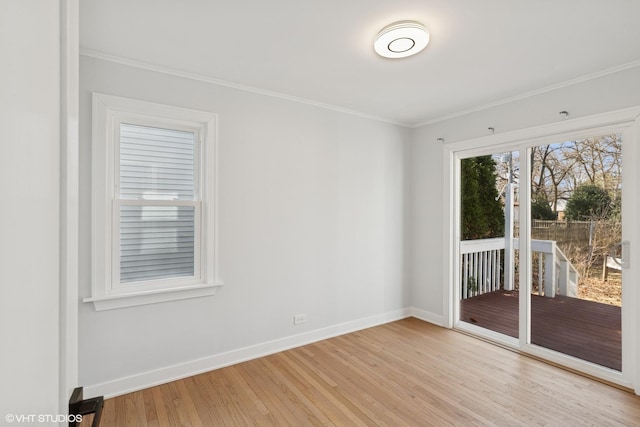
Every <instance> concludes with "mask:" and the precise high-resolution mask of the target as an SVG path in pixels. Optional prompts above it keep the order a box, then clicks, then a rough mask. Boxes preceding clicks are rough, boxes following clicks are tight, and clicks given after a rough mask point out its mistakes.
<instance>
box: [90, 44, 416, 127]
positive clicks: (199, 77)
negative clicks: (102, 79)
mask: <svg viewBox="0 0 640 427" xmlns="http://www.w3.org/2000/svg"><path fill="white" fill-rule="evenodd" d="M80 55H81V56H85V57H88V58H94V59H99V60H101V61H107V62H112V63H116V64H120V65H126V66H129V67H134V68H139V69H143V70H148V71H154V72H157V73H162V74H167V75H171V76H175V77H181V78H185V79H189V80H195V81H199V82H203V83H208V84H212V85H216V86H223V87H228V88H231V89H236V90H241V91H244V92H251V93H255V94H258V95H263V96H269V97H272V98H278V99H284V100H286V101H290V102H296V103H299V104H305V105H310V106H313V107H317V108H323V109H325V110H331V111H335V112H337V113H342V114H349V115H352V116H358V117H361V118H364V119H368V120H373V121H377V122H382V123H387V124H392V125H395V126H401V127H405V128H410V127H412V126H411V124H410V123H403V122H398V121H396V120H391V119H387V118H384V117H378V116H374V115H371V114H367V113H363V112H360V111H355V110H350V109H348V108H343V107H338V106H336V105H331V104H326V103H323V102H318V101H313V100H310V99H306V98H300V97H297V96H291V95H287V94H284V93H280V92H275V91H270V90H266V89H260V88H257V87H253V86H247V85H243V84H240V83H235V82H230V81H227V80H222V79H217V78H214V77H210V76H206V75H203V74H197V73H190V72H187V71H183V70H177V69H174V68H169V67H164V66H161V65H155V64H150V63H147V62H143V61H138V60H135V59H130V58H125V57H122V56H117V55H110V54H106V53H103V52H99V51H96V50H91V49H84V48H81V49H80Z"/></svg>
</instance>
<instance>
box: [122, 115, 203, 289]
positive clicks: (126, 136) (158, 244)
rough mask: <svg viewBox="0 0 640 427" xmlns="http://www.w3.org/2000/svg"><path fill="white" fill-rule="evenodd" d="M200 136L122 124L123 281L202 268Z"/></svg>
mask: <svg viewBox="0 0 640 427" xmlns="http://www.w3.org/2000/svg"><path fill="white" fill-rule="evenodd" d="M196 140H197V135H196V134H195V133H194V132H190V131H183V130H175V129H162V128H157V127H149V126H140V125H134V124H128V123H121V124H120V145H119V151H120V162H119V168H120V182H119V194H120V204H119V212H118V215H119V218H120V221H119V222H120V223H119V225H120V233H119V241H120V271H119V273H120V274H119V276H120V277H119V282H120V283H123V284H124V283H131V282H140V281H149V280H157V279H169V278H175V277H193V276H194V275H195V274H196V271H195V268H196V263H195V255H196V250H195V249H196V243H197V242H196V209H197V196H198V191H197V188H196V185H195V183H196V180H195V179H194V177H195V176H196ZM176 201H190V202H192V203H186V205H185V203H180V204H177V203H176Z"/></svg>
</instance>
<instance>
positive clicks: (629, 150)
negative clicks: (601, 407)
mask: <svg viewBox="0 0 640 427" xmlns="http://www.w3.org/2000/svg"><path fill="white" fill-rule="evenodd" d="M606 133H621V134H622V138H623V139H622V141H623V159H625V161H626V162H628V163H630V164H631V167H623V182H624V185H625V187H624V192H625V193H624V196H623V211H622V217H623V221H624V218H626V221H625V222H623V236H624V239H626V240H629V241H631V250H630V264H631V268H629V269H628V270H625V271H624V273H623V274H624V281H623V286H624V290H623V298H624V301H625V302H624V304H623V308H622V334H623V337H624V339H623V349H622V363H623V371H622V372H617V371H614V370H611V369H608V368H604V367H601V366H598V365H595V364H593V363H590V362H586V361H583V360H580V359H577V358H574V357H572V356H567V355H564V354H562V353H558V352H555V351H553V350H549V349H545V348H542V347H540V346H537V345H534V344H531V336H530V328H529V325H530V322H531V314H530V313H531V310H530V307H531V295H530V293H531V292H530V287H531V283H530V277H531V260H530V257H528V256H524V257H520V276H519V277H520V284H521V286H522V285H524V288H523V289H522V292H520V316H519V338H518V339H515V338H511V337H506V336H504V335H502V334H498V333H496V332H493V331H487V330H486V329H483V328H479V327H477V326H474V325H470V324H466V323H463V322H459V321H458V319H459V300H460V298H459V297H460V296H459V295H458V294H459V292H460V291H459V289H458V286H457V284H458V283H459V280H460V278H459V274H460V273H459V271H458V270H459V259H460V253H459V244H458V242H459V241H460V226H459V221H458V218H460V215H459V213H460V212H459V210H460V206H459V196H458V195H459V194H460V173H459V170H460V167H459V166H460V160H461V159H462V158H469V157H475V156H479V155H486V154H494V153H499V152H506V151H520V157H521V159H528V158H529V156H528V155H529V153H530V150H531V147H533V146H537V145H545V144H551V143H556V142H560V141H569V140H573V139H578V138H584V137H589V136H597V135H603V134H606ZM638 144H640V107H634V108H628V109H624V110H618V111H613V112H609V113H603V114H598V115H594V116H588V117H584V118H578V119H571V120H563V121H561V122H558V123H553V124H548V125H543V126H537V127H533V128H527V129H522V130H517V131H511V132H505V133H504V134H496V135H490V136H486V137H481V138H476V139H471V140H466V141H460V142H452V143H446V144H444V146H443V165H444V203H443V215H444V216H443V218H444V224H443V225H444V227H443V229H444V236H443V238H444V243H445V247H444V250H445V256H444V266H443V267H444V279H445V280H444V289H443V307H444V310H443V317H444V326H446V327H448V328H456V329H461V330H464V331H466V332H470V333H472V334H475V335H479V336H481V337H483V338H486V339H489V340H492V341H496V342H498V343H499V344H501V345H504V346H508V347H510V348H513V349H516V350H518V351H521V352H524V353H527V354H531V355H533V356H536V357H540V358H543V359H545V360H548V361H550V362H552V363H557V364H560V365H563V366H566V367H568V368H570V369H573V370H576V371H580V372H583V373H585V374H587V375H591V376H594V377H598V378H602V379H604V380H606V381H609V382H612V383H615V384H618V385H621V386H624V387H628V388H631V389H633V390H634V391H635V392H636V394H640V349H639V348H638V345H639V344H640V326H639V325H638V323H639V321H640V314H638V313H637V312H640V310H637V309H636V308H638V309H640V292H639V291H638V290H637V289H636V286H635V285H634V284H635V283H637V281H638V273H637V270H638V268H639V267H640V265H639V260H640V257H639V256H638V255H639V253H640V239H639V237H640V236H639V233H640V229H639V228H638V227H637V226H636V224H635V222H636V221H634V218H636V217H637V214H638V212H640V203H639V202H640V200H639V194H638V193H639V190H640V182H639V181H638V177H639V176H640V175H639V174H638V173H637V172H636V169H637V168H638V167H640V150H638V149H637V146H638ZM625 164H626V163H625ZM529 168H530V165H529V163H528V162H527V161H522V162H521V164H520V175H521V177H524V178H525V180H526V183H525V182H524V180H523V184H522V186H521V188H520V196H521V197H520V209H521V212H529V211H530V207H531V201H530V191H531V189H530V185H529V183H528V181H529V179H528V178H526V177H528V176H529V173H530V171H529ZM520 230H521V231H520V236H521V238H520V239H519V245H520V246H519V250H520V253H521V254H529V253H530V252H529V250H530V245H531V233H530V221H529V217H528V215H520ZM625 283H626V285H624V284H625ZM625 307H626V308H625Z"/></svg>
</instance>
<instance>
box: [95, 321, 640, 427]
mask: <svg viewBox="0 0 640 427" xmlns="http://www.w3.org/2000/svg"><path fill="white" fill-rule="evenodd" d="M87 421H89V420H87ZM85 424H86V423H85ZM101 425H103V426H182V425H184V426H251V425H265V426H271V425H276V426H286V425H291V426H305V425H336V426H365V425H367V426H370V425H388V426H429V425H433V426H445V425H463V426H471V425H480V426H491V425H499V426H518V425H522V426H531V425H546V426H586V425H593V426H616V425H618V426H632V425H640V397H637V396H635V395H633V394H631V393H628V392H625V391H622V390H619V389H616V388H613V387H610V386H607V385H605V384H601V383H599V382H596V381H593V380H590V379H588V378H584V377H581V376H579V375H576V374H573V373H570V372H567V371H564V370H561V369H559V368H556V367H553V366H550V365H547V364H545V363H542V362H539V361H536V360H533V359H530V358H528V357H525V356H522V355H519V354H516V353H513V352H511V351H508V350H505V349H502V348H500V347H497V346H494V345H491V344H489V343H486V342H483V341H480V340H477V339H475V338H472V337H469V336H466V335H463V334H460V333H457V332H454V331H450V330H446V329H442V328H439V327H437V326H433V325H431V324H428V323H425V322H422V321H420V320H417V319H413V318H411V319H405V320H401V321H398V322H393V323H389V324H386V325H383V326H378V327H375V328H371V329H367V330H363V331H359V332H355V333H352V334H348V335H344V336H341V337H337V338H332V339H329V340H325V341H321V342H318V343H315V344H310V345H307V346H304V347H300V348H297V349H294V350H289V351H285V352H282V353H278V354H275V355H272V356H268V357H264V358H261V359H257V360H253V361H250V362H245V363H240V364H238V365H234V366H231V367H228V368H224V369H219V370H216V371H212V372H209V373H205V374H201V375H197V376H194V377H190V378H187V379H184V380H180V381H175V382H172V383H169V384H165V385H161V386H158V387H153V388H150V389H146V390H143V391H139V392H135V393H131V394H127V395H124V396H120V397H116V398H113V399H108V400H107V401H106V403H105V407H104V412H103V418H102V424H101Z"/></svg>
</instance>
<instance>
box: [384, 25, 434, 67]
mask: <svg viewBox="0 0 640 427" xmlns="http://www.w3.org/2000/svg"><path fill="white" fill-rule="evenodd" d="M427 44H429V31H427V29H426V28H425V26H424V25H422V24H421V23H419V22H417V21H398V22H394V23H393V24H391V25H387V26H386V27H384V28H383V29H382V31H380V32H379V33H378V37H377V38H376V42H375V43H374V45H373V47H374V49H375V50H376V52H377V53H378V55H380V56H384V57H385V58H405V57H407V56H411V55H415V54H416V53H418V52H420V51H421V50H422V49H424V48H425V47H427Z"/></svg>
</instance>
